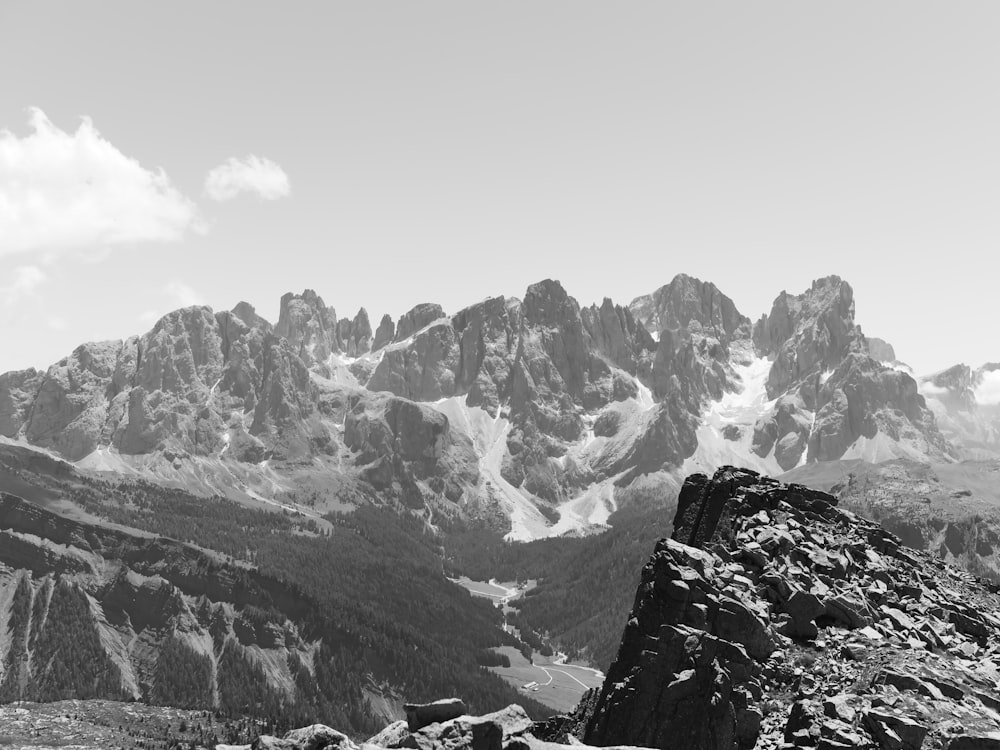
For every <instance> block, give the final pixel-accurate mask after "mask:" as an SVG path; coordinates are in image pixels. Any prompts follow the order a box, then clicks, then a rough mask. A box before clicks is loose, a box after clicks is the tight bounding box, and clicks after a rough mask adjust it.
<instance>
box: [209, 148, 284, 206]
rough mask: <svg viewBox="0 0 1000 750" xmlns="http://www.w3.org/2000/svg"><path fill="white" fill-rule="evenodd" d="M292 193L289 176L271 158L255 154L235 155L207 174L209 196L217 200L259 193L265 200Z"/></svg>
mask: <svg viewBox="0 0 1000 750" xmlns="http://www.w3.org/2000/svg"><path fill="white" fill-rule="evenodd" d="M290 192H291V185H290V184H289V182H288V175H287V174H285V170H283V169H282V168H281V167H280V166H279V165H277V164H275V163H274V162H273V161H271V160H270V159H262V158H259V157H257V156H254V155H253V154H250V155H249V156H246V157H244V158H243V159H237V158H236V157H232V158H230V159H228V160H227V161H226V162H225V163H223V164H220V165H219V166H217V167H216V168H215V169H213V170H211V171H210V172H209V173H208V175H207V176H206V177H205V195H207V196H208V197H209V198H211V199H212V200H214V201H228V200H232V199H233V198H235V197H236V196H237V195H239V194H240V193H256V194H257V195H258V196H260V197H261V198H263V199H264V200H268V201H273V200H277V199H278V198H286V197H288V194H289V193H290Z"/></svg>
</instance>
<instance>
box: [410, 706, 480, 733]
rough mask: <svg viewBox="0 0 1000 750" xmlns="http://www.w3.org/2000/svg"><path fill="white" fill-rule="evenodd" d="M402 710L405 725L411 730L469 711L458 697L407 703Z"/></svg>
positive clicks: (414, 730)
mask: <svg viewBox="0 0 1000 750" xmlns="http://www.w3.org/2000/svg"><path fill="white" fill-rule="evenodd" d="M403 710H404V711H405V712H406V725H407V727H409V730H410V731H411V732H416V731H417V730H418V729H421V728H423V727H425V726H427V725H428V724H433V723H435V722H438V723H440V722H444V721H448V720H450V719H454V718H457V717H459V716H462V715H463V714H465V713H468V711H469V709H468V708H467V707H466V705H465V702H464V701H462V700H461V699H460V698H443V699H441V700H439V701H434V702H433V703H407V704H406V705H404V706H403Z"/></svg>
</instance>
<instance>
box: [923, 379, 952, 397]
mask: <svg viewBox="0 0 1000 750" xmlns="http://www.w3.org/2000/svg"><path fill="white" fill-rule="evenodd" d="M917 390H919V391H920V393H921V395H923V396H931V397H936V396H944V395H945V394H947V393H951V389H950V388H946V387H945V386H942V385H934V383H932V382H931V381H929V380H925V381H923V382H922V383H920V385H919V386H918V388H917Z"/></svg>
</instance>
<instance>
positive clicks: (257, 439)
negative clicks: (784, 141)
mask: <svg viewBox="0 0 1000 750" xmlns="http://www.w3.org/2000/svg"><path fill="white" fill-rule="evenodd" d="M891 349H892V348H891V346H889V345H888V344H886V343H885V342H883V341H881V340H878V339H868V338H866V337H865V336H864V334H863V333H862V331H861V328H860V326H859V325H858V324H857V322H856V321H855V305H854V292H853V290H852V288H851V286H850V285H849V284H848V283H847V282H846V281H844V280H842V279H840V278H838V277H836V276H830V277H827V278H823V279H819V280H817V281H816V282H815V283H813V284H812V286H811V287H810V288H809V289H807V290H806V291H804V292H803V293H801V294H798V295H792V294H788V293H786V292H782V293H781V294H780V295H778V297H777V298H776V299H775V301H774V304H773V305H772V307H771V310H770V312H768V313H767V314H765V315H763V316H761V317H760V318H759V319H758V320H757V322H756V323H752V322H751V320H750V318H748V317H746V316H745V315H743V314H742V313H740V311H739V310H738V309H737V308H736V306H735V304H734V302H733V301H732V299H730V298H729V297H727V296H726V295H725V294H724V293H723V292H722V291H721V290H719V289H718V288H717V287H716V286H715V285H714V284H712V283H710V282H707V281H701V280H698V279H694V278H691V277H690V276H686V275H683V274H681V275H678V276H677V277H675V278H674V279H673V280H672V281H671V282H670V283H669V284H666V285H664V286H662V287H660V288H659V289H657V290H655V291H654V292H652V293H649V294H646V295H642V296H640V297H637V298H636V299H635V300H633V301H632V302H631V303H630V304H628V305H621V304H615V303H614V302H612V301H611V300H610V299H605V300H603V301H602V302H601V303H600V304H593V305H590V306H584V305H581V304H580V303H579V302H577V300H576V299H574V298H573V297H572V296H570V294H569V293H568V292H567V291H566V290H565V289H564V288H563V287H562V285H561V284H560V283H559V282H558V281H555V280H551V279H547V280H544V281H541V282H538V283H536V284H532V285H531V286H529V287H528V289H527V290H526V291H525V293H524V295H523V297H522V298H514V297H502V296H498V297H493V298H490V299H486V300H483V301H481V302H478V303H476V304H473V305H470V306H469V307H466V308H464V309H462V310H459V311H457V312H454V313H448V312H446V311H445V310H443V308H442V307H441V306H440V305H438V304H436V303H433V302H425V303H421V304H418V305H416V306H414V307H413V308H412V309H411V310H409V311H408V312H406V313H405V314H403V315H402V316H400V317H399V319H398V320H396V321H394V320H393V319H392V318H391V317H389V316H382V317H381V318H380V322H379V324H378V326H377V327H376V328H375V329H374V330H373V327H372V323H371V319H370V318H369V316H368V313H367V312H366V311H365V310H364V309H362V310H360V311H358V312H357V313H356V314H355V315H353V316H349V317H341V316H338V314H337V312H336V310H335V309H334V308H333V307H332V306H330V305H328V304H327V303H326V302H325V301H324V299H323V298H322V297H321V296H320V295H319V294H318V293H316V292H315V291H313V290H311V289H307V290H305V291H303V292H302V293H301V294H293V293H288V294H285V295H284V296H283V297H282V298H281V301H280V305H279V312H278V320H277V323H274V324H273V325H272V324H271V323H270V322H268V321H267V320H266V319H265V318H264V317H263V316H261V315H260V314H259V313H258V312H257V311H256V310H255V309H254V308H253V307H252V306H251V305H249V304H247V303H245V302H241V303H239V304H238V305H236V306H235V307H234V308H233V309H232V310H229V311H222V312H217V311H213V310H212V309H211V308H208V307H188V308H184V309H180V310H176V311H174V312H171V313H169V314H168V315H166V316H164V317H163V318H162V319H160V320H159V321H157V323H156V324H155V325H154V327H153V328H152V330H150V331H148V332H146V333H145V334H142V335H136V336H132V337H129V338H127V339H124V340H120V341H108V342H100V343H87V344H82V345H80V346H79V347H77V348H76V349H75V350H74V351H73V352H72V353H71V354H70V355H68V356H67V357H65V358H64V359H62V360H60V361H59V362H57V363H55V364H54V365H52V366H51V367H49V368H48V369H47V370H45V371H37V370H33V369H29V370H23V371H16V372H8V373H5V374H2V375H0V437H2V438H3V439H6V440H8V441H13V442H16V443H19V444H22V445H26V446H31V447H35V448H39V449H43V450H46V451H49V452H51V453H52V454H54V455H56V456H59V457H60V458H63V459H65V460H67V461H70V462H73V463H75V464H76V465H77V466H78V467H80V468H82V469H85V470H89V471H100V472H118V473H126V474H139V475H141V476H143V477H145V478H147V479H152V480H155V481H158V482H162V483H166V484H170V485H172V486H176V485H181V486H184V487H186V488H188V489H189V490H192V491H195V492H198V493H200V494H203V495H213V494H220V493H221V494H228V495H230V496H234V497H235V496H240V497H241V498H242V499H252V500H258V499H259V498H265V499H267V500H279V501H280V502H283V503H286V504H290V505H297V504H298V505H301V503H302V501H303V498H304V497H307V496H308V498H309V500H310V503H311V504H312V505H314V506H315V507H316V508H317V509H318V510H320V511H325V510H329V509H331V508H332V507H334V506H336V505H337V504H338V503H339V502H342V501H343V500H344V498H345V497H348V498H350V499H351V500H352V501H354V500H356V501H359V502H363V501H365V500H366V499H367V500H371V501H375V500H382V499H385V498H387V497H389V498H393V499H395V500H398V501H399V502H401V503H403V504H405V505H406V506H408V507H410V508H414V509H427V510H429V511H430V513H431V514H440V517H443V518H460V519H462V520H468V519H475V520H477V521H485V522H486V523H488V524H491V525H492V526H493V527H494V528H496V529H497V530H500V531H502V532H503V533H505V534H507V535H508V538H510V539H515V540H529V539H535V538H539V537H546V536H557V535H560V534H563V533H566V532H568V531H579V530H587V529H591V528H595V527H602V526H604V525H606V522H607V519H608V517H609V516H610V515H611V514H612V513H614V512H615V511H616V510H619V509H623V508H626V507H627V506H629V505H630V504H633V503H634V502H636V501H637V500H643V499H646V498H649V497H672V496H674V495H676V492H677V490H678V488H679V487H680V484H681V482H682V480H683V477H684V476H686V475H687V474H689V473H691V472H693V471H711V470H714V469H715V467H716V466H718V465H720V464H724V463H738V464H740V465H746V466H749V467H751V468H754V469H756V470H759V471H762V472H766V473H769V474H778V473H781V472H782V471H787V470H790V469H792V468H794V467H797V466H800V465H804V464H811V463H817V462H828V461H832V460H837V459H866V460H870V461H876V460H884V459H886V458H896V457H906V458H910V459H915V460H922V461H950V460H952V458H953V457H956V456H960V455H965V454H963V453H962V451H963V450H965V448H963V446H964V445H965V444H966V442H969V441H972V442H973V443H975V446H976V449H977V450H979V451H980V452H982V451H990V450H992V449H993V448H995V447H996V443H995V441H994V440H993V437H992V436H993V434H994V432H993V430H994V428H993V427H992V421H989V420H988V419H987V417H990V418H992V416H991V415H992V413H990V414H987V415H986V416H984V417H983V419H980V420H979V421H978V422H977V421H975V420H973V421H974V424H973V423H970V422H969V421H968V420H967V419H965V417H964V416H963V414H964V413H965V412H962V411H961V408H964V407H963V404H966V401H967V399H966V401H963V400H962V398H964V396H962V395H961V394H963V393H965V390H968V389H967V388H965V386H964V385H963V384H962V383H963V382H964V381H962V382H959V381H961V378H957V379H956V378H950V376H949V378H944V376H941V377H938V378H937V379H932V380H928V381H920V382H918V380H917V379H915V378H914V377H913V376H912V374H911V373H908V372H907V371H906V368H905V366H903V365H901V364H899V363H897V362H895V360H894V359H893V360H892V361H889V362H887V361H886V358H887V357H889V356H890V355H891V356H892V357H893V358H894V357H895V352H893V351H892V350H891ZM993 372H994V371H993V370H983V371H982V372H981V373H979V371H977V373H978V374H977V375H976V378H978V380H976V378H972V376H971V375H970V378H971V380H970V381H969V382H970V383H971V382H972V381H973V380H975V382H976V383H980V385H981V384H983V383H986V384H987V385H989V384H990V383H992V380H991V378H992V377H993V375H992V373H993ZM943 378H944V379H943ZM967 379H969V378H967ZM945 381H947V382H945ZM953 381H954V382H953ZM970 387H971V386H970ZM963 388H965V390H962V389H963ZM947 389H952V390H955V389H958V390H957V391H955V392H956V393H958V392H959V391H961V393H960V394H959V395H958V396H955V397H954V398H952V397H951V396H950V395H942V394H944V391H945V390H947ZM973 390H974V389H973ZM987 390H989V389H987ZM922 391H925V392H927V393H928V394H930V393H931V392H933V393H934V394H936V395H937V396H938V397H939V398H938V399H937V401H935V402H934V403H935V404H937V406H936V407H935V408H937V413H938V414H939V419H940V420H942V421H941V424H943V425H945V426H946V428H947V431H948V432H947V434H942V431H941V429H940V428H939V422H938V419H936V418H935V412H934V411H932V409H931V408H930V407H929V406H928V402H927V400H926V399H925V395H924V393H923V392H922ZM971 392H972V391H970V393H971ZM989 392H990V393H992V391H989ZM948 393H951V391H948ZM927 398H930V396H929V395H928V396H927ZM960 407H961V408H960ZM949 409H950V410H951V411H949ZM956 409H957V410H958V411H955V410H956ZM983 420H986V421H983ZM963 441H965V442H963Z"/></svg>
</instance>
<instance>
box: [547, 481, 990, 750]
mask: <svg viewBox="0 0 1000 750" xmlns="http://www.w3.org/2000/svg"><path fill="white" fill-rule="evenodd" d="M998 591H1000V589H998V587H997V586H996V585H993V584H988V583H986V582H984V581H982V580H980V579H977V578H975V577H974V576H971V575H970V574H968V573H965V572H962V571H959V570H958V569H955V568H952V567H950V566H949V565H947V564H945V563H943V562H942V561H940V560H938V559H935V558H932V557H930V556H928V555H926V554H923V553H919V552H912V551H909V550H907V549H905V548H904V547H903V546H902V545H901V543H900V540H899V539H898V538H897V537H895V536H894V535H892V534H891V533H888V532H886V531H884V530H883V529H881V528H880V527H878V526H876V525H875V524H873V523H871V522H868V521H865V520H863V519H861V518H859V517H858V516H855V515H854V514H853V513H851V512H849V511H845V510H842V509H841V508H839V507H838V506H837V500H836V498H835V497H833V496H832V495H828V494H826V493H823V492H819V491H816V490H808V489H806V488H805V487H802V486H800V485H784V484H781V483H779V482H777V481H775V480H772V479H768V478H766V477H761V476H760V475H758V474H756V473H755V472H751V471H747V470H742V469H734V468H732V467H725V468H723V469H720V470H719V471H718V472H717V473H716V474H715V475H714V476H713V477H712V478H708V477H707V476H705V475H693V476H691V477H689V478H688V480H687V481H686V482H685V484H684V487H683V489H682V491H681V495H680V498H679V501H678V508H677V515H676V517H675V520H674V534H673V538H672V539H665V540H662V541H661V542H660V543H659V544H658V545H657V547H656V549H655V551H654V553H653V556H652V557H651V558H650V560H649V562H648V563H647V564H646V566H645V567H644V568H643V571H642V576H641V580H640V583H639V587H638V590H637V592H636V598H635V604H634V606H633V609H632V612H631V614H630V615H629V617H628V620H627V624H626V627H625V631H624V634H623V636H622V643H621V647H620V649H619V652H618V657H617V659H616V660H615V662H614V664H613V665H612V667H611V669H610V670H609V672H608V675H607V678H606V680H605V682H604V686H603V687H602V688H600V689H597V690H595V691H593V692H592V693H591V694H590V695H589V696H587V697H585V699H584V701H583V702H582V703H581V705H580V707H579V708H578V709H577V713H576V714H575V715H574V716H573V717H568V718H565V719H562V720H557V721H552V722H550V723H549V724H548V725H547V730H546V731H547V732H548V736H549V737H550V738H557V737H560V736H564V735H565V733H566V732H570V733H574V734H576V735H577V736H578V737H579V738H581V739H583V740H584V741H585V742H587V743H591V744H596V745H614V744H635V745H644V746H649V747H659V748H672V747H679V746H682V747H686V748H726V749H727V750H728V749H730V748H732V749H735V748H751V747H755V746H758V747H759V746H764V747H770V746H776V745H778V744H781V743H782V742H785V743H792V744H794V745H795V746H799V747H831V748H832V747H882V748H888V747H899V746H902V747H910V748H920V747H953V748H960V747H987V746H989V745H988V743H989V742H991V741H993V740H989V739H987V738H988V737H992V736H994V735H992V734H990V733H992V732H997V731H998V730H1000V714H998V713H997V709H998V708H1000V699H998V697H997V692H996V685H997V684H998V678H1000V671H998V669H1000V596H998ZM925 742H926V744H925ZM977 742H979V743H984V742H985V743H987V744H975V743H977Z"/></svg>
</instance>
